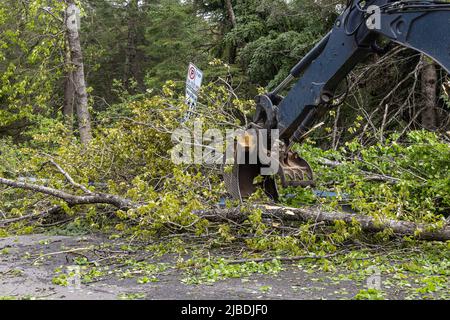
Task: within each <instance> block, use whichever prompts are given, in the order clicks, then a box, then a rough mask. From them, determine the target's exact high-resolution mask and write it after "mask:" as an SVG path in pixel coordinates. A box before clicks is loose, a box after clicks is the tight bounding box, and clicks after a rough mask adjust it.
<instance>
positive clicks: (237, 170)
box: [224, 0, 450, 201]
mask: <svg viewBox="0 0 450 320" xmlns="http://www.w3.org/2000/svg"><path fill="white" fill-rule="evenodd" d="M381 43H383V46H381ZM392 43H397V44H399V45H402V46H405V47H408V48H411V49H414V50H416V51H418V52H420V53H423V54H425V55H426V56H428V57H430V58H431V59H433V60H434V61H435V62H436V63H437V64H439V65H440V66H441V67H442V68H443V69H444V70H445V71H446V72H447V73H449V72H450V3H449V2H439V1H416V0H410V1H391V0H365V1H362V0H349V2H348V3H347V6H346V8H345V10H344V11H343V13H342V14H341V15H340V16H339V17H338V18H337V19H336V21H335V22H334V26H333V29H332V30H331V31H330V32H329V33H328V34H327V35H325V36H324V37H323V39H322V40H320V41H319V42H318V43H317V44H316V46H315V47H314V48H313V49H312V50H311V51H310V52H309V53H308V54H306V55H305V56H304V57H303V58H302V59H301V60H300V61H299V62H298V63H297V65H295V66H294V67H293V68H292V69H291V71H290V74H289V76H288V77H287V78H286V79H284V81H282V82H281V83H280V84H279V85H278V86H277V87H276V88H275V89H274V90H273V91H272V92H269V93H266V94H263V95H260V96H257V97H256V112H255V117H254V119H253V121H252V122H251V123H250V124H249V126H248V127H247V128H245V132H250V131H252V132H255V131H263V130H265V131H266V132H269V133H268V134H265V135H259V134H257V135H254V134H253V135H248V137H255V136H256V139H267V140H269V139H270V138H271V137H270V135H271V134H270V133H271V132H274V131H273V130H277V131H276V132H277V138H278V139H277V141H279V145H281V146H277V148H278V149H277V154H278V159H277V161H278V162H279V163H278V169H277V172H276V173H275V174H274V175H264V176H262V179H255V178H257V177H258V176H261V170H262V169H263V168H265V167H267V166H268V164H267V163H266V162H263V161H262V159H260V155H261V154H262V153H260V151H259V152H257V153H256V154H257V155H259V156H257V158H256V161H249V159H250V158H252V157H250V156H248V155H247V156H245V157H243V159H244V161H236V160H237V159H236V157H237V156H236V152H234V159H233V161H232V163H233V166H232V170H226V171H225V170H224V180H225V185H226V188H227V191H228V193H229V194H230V195H231V196H232V197H233V198H235V199H240V200H242V199H244V198H247V197H249V196H250V195H252V194H253V193H254V192H255V191H256V190H257V188H262V189H263V190H264V191H265V193H266V194H267V195H268V196H269V197H270V198H272V199H273V200H275V201H277V200H278V189H277V185H278V184H279V183H277V181H278V182H281V183H282V185H283V186H284V187H287V186H308V185H314V179H313V172H312V170H311V167H310V165H309V164H308V163H307V162H306V161H305V160H304V159H302V158H301V157H300V156H299V155H298V154H297V153H296V152H294V151H292V150H291V148H292V146H293V144H294V143H301V142H302V141H303V140H304V138H305V137H306V136H307V135H308V133H309V132H310V130H311V129H313V128H314V126H315V125H316V123H317V122H318V121H319V120H320V119H321V117H322V116H323V115H324V114H326V112H327V111H329V110H330V109H331V108H333V107H334V106H335V101H336V100H338V99H339V97H338V96H337V94H336V92H337V90H338V86H339V85H340V84H341V82H343V80H345V79H346V77H347V75H348V74H349V72H351V71H352V70H353V69H354V68H355V67H356V66H357V65H358V64H359V63H362V62H364V61H366V59H367V58H368V57H369V55H371V54H373V53H385V52H387V51H388V50H389V48H390V47H392V46H391V44H392ZM294 81H296V83H295V84H294V85H293V86H292V88H291V89H290V90H289V91H288V93H287V95H285V96H281V95H280V94H281V92H282V91H283V90H285V89H286V88H288V87H289V86H290V85H291V84H292V82H294ZM248 137H246V138H245V139H240V141H241V142H240V143H244V146H243V148H241V150H246V151H245V152H247V153H248V152H250V151H249V150H250V145H251V144H252V142H251V141H250V140H251V139H248ZM242 141H243V142H242ZM253 145H257V146H258V147H260V146H262V145H264V146H266V147H265V148H266V149H267V150H264V151H263V152H269V153H270V152H271V150H270V149H271V148H272V147H271V146H273V144H271V143H270V142H269V141H264V143H262V144H261V143H253ZM237 149H239V148H237ZM245 159H247V160H245ZM227 163H228V162H227ZM277 175H278V176H279V178H280V179H278V180H277V179H276V176H277Z"/></svg>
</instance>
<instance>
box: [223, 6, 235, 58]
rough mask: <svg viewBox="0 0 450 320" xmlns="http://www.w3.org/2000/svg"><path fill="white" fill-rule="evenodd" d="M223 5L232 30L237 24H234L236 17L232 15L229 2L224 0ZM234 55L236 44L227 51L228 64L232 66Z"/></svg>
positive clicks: (232, 11) (232, 10) (231, 7)
mask: <svg viewBox="0 0 450 320" xmlns="http://www.w3.org/2000/svg"><path fill="white" fill-rule="evenodd" d="M225 5H226V9H227V15H228V20H229V21H230V24H231V26H232V29H234V28H236V26H237V22H236V15H235V14H234V9H233V4H232V3H231V0H225ZM236 55H237V46H236V44H234V43H232V44H231V47H230V50H229V57H228V61H229V63H231V64H233V63H235V62H236Z"/></svg>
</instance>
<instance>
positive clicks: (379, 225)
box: [197, 205, 450, 241]
mask: <svg viewBox="0 0 450 320" xmlns="http://www.w3.org/2000/svg"><path fill="white" fill-rule="evenodd" d="M256 208H259V209H261V210H262V213H263V217H266V218H271V219H273V218H276V219H281V220H282V221H315V222H324V223H326V224H334V222H335V221H337V220H342V221H345V222H347V223H352V222H353V220H356V221H358V222H359V224H360V226H361V229H362V230H363V231H365V232H380V231H383V230H385V229H388V228H390V229H392V231H393V232H394V234H395V235H398V236H415V235H416V231H420V235H419V236H418V238H420V239H423V240H438V241H447V240H450V227H448V226H447V227H445V228H444V229H441V230H436V231H426V230H427V225H425V224H417V223H414V222H409V221H397V220H384V221H376V220H375V219H374V218H373V217H371V216H366V215H358V214H351V213H343V212H336V211H333V212H327V211H321V210H320V209H319V208H314V207H312V208H302V209H300V208H288V207H279V206H267V205H266V206H256ZM197 214H198V215H199V216H200V217H204V218H205V219H207V220H210V221H215V222H223V221H229V220H232V221H243V220H245V219H246V215H245V214H243V213H242V212H241V211H240V210H239V208H235V209H216V210H211V211H202V212H197Z"/></svg>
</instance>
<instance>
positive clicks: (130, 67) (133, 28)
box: [123, 0, 139, 89]
mask: <svg viewBox="0 0 450 320" xmlns="http://www.w3.org/2000/svg"><path fill="white" fill-rule="evenodd" d="M138 5H139V4H138V0H130V2H129V3H128V8H127V11H128V14H127V20H128V36H127V46H126V48H125V67H124V73H123V84H124V86H125V88H127V89H129V87H130V86H129V85H130V83H129V80H130V79H131V78H133V77H134V78H136V75H135V74H134V69H135V68H134V67H135V64H136V55H137V48H136V45H137V31H138V30H137V22H138V21H137V19H138V18H139V16H138V10H139V6H138Z"/></svg>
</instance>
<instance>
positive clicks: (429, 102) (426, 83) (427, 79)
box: [421, 55, 438, 130]
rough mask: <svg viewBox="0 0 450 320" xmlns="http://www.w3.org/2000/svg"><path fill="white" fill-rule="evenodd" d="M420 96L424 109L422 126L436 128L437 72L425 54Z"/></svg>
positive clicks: (430, 128) (429, 128)
mask: <svg viewBox="0 0 450 320" xmlns="http://www.w3.org/2000/svg"><path fill="white" fill-rule="evenodd" d="M422 63H423V69H422V96H423V103H424V110H423V111H422V114H421V116H422V126H423V127H424V128H425V129H428V130H436V128H437V112H436V103H437V82H438V81H437V79H438V74H437V70H436V65H435V63H434V62H433V61H432V60H431V59H430V58H428V57H427V56H425V55H422Z"/></svg>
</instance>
